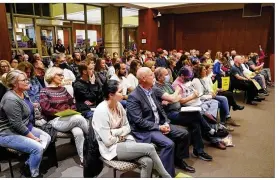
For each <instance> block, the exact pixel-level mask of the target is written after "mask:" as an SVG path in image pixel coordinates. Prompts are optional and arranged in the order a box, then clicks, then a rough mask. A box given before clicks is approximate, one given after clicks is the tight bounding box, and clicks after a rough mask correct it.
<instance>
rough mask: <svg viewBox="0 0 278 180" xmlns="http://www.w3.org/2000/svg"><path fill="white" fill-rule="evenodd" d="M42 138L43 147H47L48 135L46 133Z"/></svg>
mask: <svg viewBox="0 0 278 180" xmlns="http://www.w3.org/2000/svg"><path fill="white" fill-rule="evenodd" d="M40 140H41V141H40V143H41V144H42V147H43V149H45V148H46V145H47V137H46V136H44V135H40Z"/></svg>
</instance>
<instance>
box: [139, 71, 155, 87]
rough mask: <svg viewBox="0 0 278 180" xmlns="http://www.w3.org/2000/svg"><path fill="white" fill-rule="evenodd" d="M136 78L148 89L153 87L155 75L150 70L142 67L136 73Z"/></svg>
mask: <svg viewBox="0 0 278 180" xmlns="http://www.w3.org/2000/svg"><path fill="white" fill-rule="evenodd" d="M136 77H137V79H138V81H139V84H140V85H141V86H142V87H143V88H146V89H150V88H152V86H153V82H154V75H153V72H152V71H151V69H150V68H148V67H141V68H139V69H138V71H137V73H136Z"/></svg>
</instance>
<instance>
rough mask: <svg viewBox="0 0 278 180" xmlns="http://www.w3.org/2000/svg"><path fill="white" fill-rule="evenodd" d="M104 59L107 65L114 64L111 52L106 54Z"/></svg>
mask: <svg viewBox="0 0 278 180" xmlns="http://www.w3.org/2000/svg"><path fill="white" fill-rule="evenodd" d="M104 59H105V63H106V65H107V67H110V66H112V59H111V56H110V54H109V53H107V54H104Z"/></svg>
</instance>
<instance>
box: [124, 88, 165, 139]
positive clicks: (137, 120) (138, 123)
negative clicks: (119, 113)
mask: <svg viewBox="0 0 278 180" xmlns="http://www.w3.org/2000/svg"><path fill="white" fill-rule="evenodd" d="M151 96H152V98H153V100H154V103H155V104H156V106H157V111H158V114H159V124H155V116H154V113H153V111H152V107H151V104H150V102H149V99H148V97H147V95H146V94H145V92H144V91H143V89H142V88H141V87H140V86H139V85H138V86H137V87H136V88H135V90H134V91H133V92H132V93H131V94H130V95H129V96H128V100H127V117H128V121H129V124H130V128H131V131H132V134H133V135H134V137H135V138H136V139H137V140H139V141H140V142H147V143H148V142H150V141H151V136H150V133H151V132H152V131H159V125H163V124H164V123H166V122H167V123H170V121H169V119H168V118H167V116H166V113H165V112H164V110H163V108H162V105H161V103H160V102H159V101H158V100H157V98H156V96H155V94H154V92H153V93H152V95H151Z"/></svg>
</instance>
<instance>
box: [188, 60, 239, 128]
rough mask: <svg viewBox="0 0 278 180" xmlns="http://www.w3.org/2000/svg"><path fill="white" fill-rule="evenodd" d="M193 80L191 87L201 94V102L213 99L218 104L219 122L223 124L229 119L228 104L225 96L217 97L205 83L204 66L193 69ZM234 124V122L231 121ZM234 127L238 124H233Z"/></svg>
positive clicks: (205, 71)
mask: <svg viewBox="0 0 278 180" xmlns="http://www.w3.org/2000/svg"><path fill="white" fill-rule="evenodd" d="M194 77H195V78H194V79H193V81H192V83H193V86H194V87H195V89H196V90H197V92H198V93H199V94H202V96H201V100H202V101H207V100H211V99H215V100H217V101H218V102H219V108H220V121H221V123H223V124H225V123H226V122H227V120H229V119H231V115H230V108H229V104H228V99H227V98H226V97H225V96H219V95H217V92H213V91H211V89H210V84H209V83H207V82H206V81H207V69H206V67H205V66H204V65H199V66H197V67H196V68H195V69H194ZM233 122H234V121H233ZM233 125H235V126H239V124H236V123H235V122H234V123H233Z"/></svg>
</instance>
